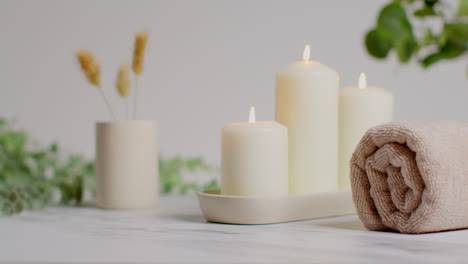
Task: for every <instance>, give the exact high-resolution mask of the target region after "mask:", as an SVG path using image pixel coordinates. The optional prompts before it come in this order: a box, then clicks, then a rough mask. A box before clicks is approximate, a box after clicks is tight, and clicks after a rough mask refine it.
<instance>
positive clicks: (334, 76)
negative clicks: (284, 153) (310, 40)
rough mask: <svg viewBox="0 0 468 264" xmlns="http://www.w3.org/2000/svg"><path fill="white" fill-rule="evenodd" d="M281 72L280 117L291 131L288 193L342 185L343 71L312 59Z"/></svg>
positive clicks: (278, 86)
mask: <svg viewBox="0 0 468 264" xmlns="http://www.w3.org/2000/svg"><path fill="white" fill-rule="evenodd" d="M309 57H310V47H309V46H308V45H307V46H306V49H305V50H304V56H303V60H302V61H298V62H295V63H293V64H291V65H289V66H287V67H286V68H285V69H283V70H281V71H279V72H278V73H277V74H276V120H277V121H278V122H280V123H281V124H283V125H285V126H286V127H287V128H288V133H289V193H290V194H304V193H312V192H327V191H335V190H337V188H338V82H339V78H338V73H337V72H336V71H334V70H333V69H331V68H329V67H327V66H325V65H323V64H320V63H319V62H316V61H311V60H309Z"/></svg>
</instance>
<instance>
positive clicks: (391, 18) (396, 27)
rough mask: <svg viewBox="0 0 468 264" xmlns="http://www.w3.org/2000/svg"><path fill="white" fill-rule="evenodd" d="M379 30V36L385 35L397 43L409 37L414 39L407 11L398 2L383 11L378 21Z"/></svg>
mask: <svg viewBox="0 0 468 264" xmlns="http://www.w3.org/2000/svg"><path fill="white" fill-rule="evenodd" d="M377 30H378V31H379V34H382V35H385V37H386V38H388V39H392V40H393V41H394V42H395V43H398V42H399V41H400V40H401V39H405V38H408V37H411V38H413V28H412V26H411V23H410V22H409V20H408V18H407V17H406V12H405V10H404V9H403V7H402V6H401V5H400V4H399V3H397V2H392V3H390V4H388V5H387V6H385V7H384V8H383V9H382V11H381V12H380V14H379V17H378V19H377Z"/></svg>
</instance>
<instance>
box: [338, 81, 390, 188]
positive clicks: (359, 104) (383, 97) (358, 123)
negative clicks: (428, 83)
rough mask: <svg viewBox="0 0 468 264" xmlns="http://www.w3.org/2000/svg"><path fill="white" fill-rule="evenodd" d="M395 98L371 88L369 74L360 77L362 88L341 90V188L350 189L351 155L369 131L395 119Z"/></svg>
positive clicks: (380, 89)
mask: <svg viewBox="0 0 468 264" xmlns="http://www.w3.org/2000/svg"><path fill="white" fill-rule="evenodd" d="M393 102H394V99H393V95H392V94H391V93H390V92H388V91H387V90H385V89H383V88H380V87H373V86H369V87H367V84H366V75H365V74H363V73H361V75H360V76H359V86H351V87H345V88H343V89H342V90H341V91H340V103H339V105H340V140H339V146H340V148H339V150H340V151H339V153H340V166H339V175H340V176H339V187H340V189H350V187H351V186H350V181H349V172H350V164H349V162H350V160H351V156H352V154H353V152H354V150H355V148H356V146H357V144H358V143H359V141H360V140H361V138H362V136H364V134H365V133H366V131H367V130H368V129H369V128H371V127H373V126H376V125H380V124H383V123H386V122H389V121H391V120H392V119H393Z"/></svg>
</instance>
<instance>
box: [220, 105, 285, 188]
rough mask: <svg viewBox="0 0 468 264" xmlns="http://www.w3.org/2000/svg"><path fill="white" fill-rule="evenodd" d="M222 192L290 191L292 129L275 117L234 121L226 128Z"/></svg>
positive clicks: (252, 117)
mask: <svg viewBox="0 0 468 264" xmlns="http://www.w3.org/2000/svg"><path fill="white" fill-rule="evenodd" d="M221 141H222V142H221V143H222V144H221V145H222V151H221V152H222V158H221V193H222V194H223V195H237V196H277V195H288V129H287V128H286V127H285V126H283V125H281V124H279V123H277V122H274V121H260V122H256V121H255V109H254V108H253V107H252V109H251V110H250V117H249V122H241V123H232V124H229V125H227V126H225V127H224V128H223V129H222V140H221Z"/></svg>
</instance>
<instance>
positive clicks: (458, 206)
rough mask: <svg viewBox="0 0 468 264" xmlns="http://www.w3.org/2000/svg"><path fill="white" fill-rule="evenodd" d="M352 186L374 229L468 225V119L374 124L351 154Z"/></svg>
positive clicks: (409, 230) (408, 230)
mask: <svg viewBox="0 0 468 264" xmlns="http://www.w3.org/2000/svg"><path fill="white" fill-rule="evenodd" d="M351 186H352V192H353V200H354V203H355V205H356V209H357V212H358V215H359V218H360V219H361V221H362V222H363V223H364V226H365V227H366V228H368V229H370V230H388V229H393V230H396V231H399V232H401V233H414V234H417V233H428V232H437V231H443V230H454V229H461V228H468V123H464V122H459V121H398V122H391V123H387V124H384V125H380V126H377V127H374V128H372V129H370V130H369V131H368V132H367V133H366V134H365V135H364V137H363V138H362V139H361V142H360V143H359V144H358V146H357V148H356V151H355V152H354V154H353V157H352V159H351Z"/></svg>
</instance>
